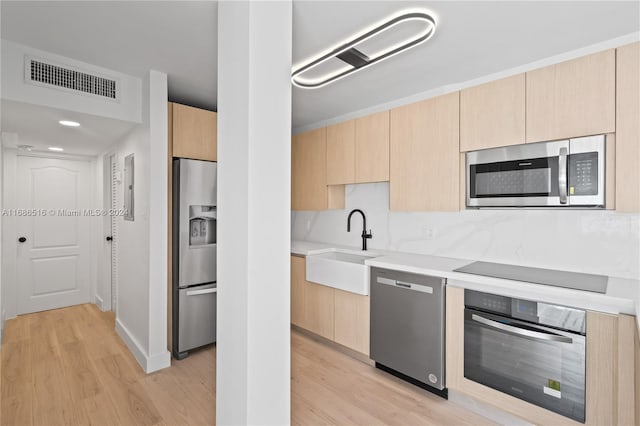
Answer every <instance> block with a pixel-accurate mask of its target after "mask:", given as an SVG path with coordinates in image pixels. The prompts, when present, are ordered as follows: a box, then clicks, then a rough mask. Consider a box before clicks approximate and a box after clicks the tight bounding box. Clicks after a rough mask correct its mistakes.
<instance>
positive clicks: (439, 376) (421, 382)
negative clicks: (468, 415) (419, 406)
mask: <svg viewBox="0 0 640 426" xmlns="http://www.w3.org/2000/svg"><path fill="white" fill-rule="evenodd" d="M445 284H446V279H444V278H438V277H432V276H427V275H418V274H412V273H408V272H401V271H391V270H387V269H380V268H371V290H370V291H371V343H370V345H371V346H370V353H371V358H372V359H373V360H374V361H375V362H376V367H378V368H380V369H382V370H385V371H387V372H389V373H391V374H394V375H396V376H398V377H400V378H402V379H404V380H407V381H409V382H411V383H413V384H415V385H418V386H420V387H422V388H424V389H427V390H429V391H431V392H434V393H436V394H438V395H440V396H443V397H445V398H446V397H447V390H446V389H445V386H446V382H445V377H444V371H445V370H444V367H445V365H444V363H445V353H444V339H445V330H444V314H445V305H444V297H445Z"/></svg>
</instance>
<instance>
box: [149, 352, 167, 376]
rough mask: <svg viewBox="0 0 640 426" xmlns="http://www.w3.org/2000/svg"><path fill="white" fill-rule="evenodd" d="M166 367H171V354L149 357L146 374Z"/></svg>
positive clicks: (164, 353)
mask: <svg viewBox="0 0 640 426" xmlns="http://www.w3.org/2000/svg"><path fill="white" fill-rule="evenodd" d="M168 367H171V353H170V352H169V351H164V352H162V353H160V354H156V355H151V356H149V357H148V358H147V369H146V372H147V373H153V372H154V371H158V370H162V369H163V368H168Z"/></svg>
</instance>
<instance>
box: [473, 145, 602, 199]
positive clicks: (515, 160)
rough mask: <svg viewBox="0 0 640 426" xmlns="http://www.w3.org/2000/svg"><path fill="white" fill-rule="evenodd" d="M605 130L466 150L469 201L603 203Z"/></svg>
mask: <svg viewBox="0 0 640 426" xmlns="http://www.w3.org/2000/svg"><path fill="white" fill-rule="evenodd" d="M604 168H605V136H604V135H598V136H587V137H583V138H576V139H567V140H559V141H553V142H539V143H531V144H524V145H514V146H507V147H503V148H493V149H485V150H482V151H473V152H468V153H467V156H466V176H467V182H466V191H467V207H471V208H480V207H596V208H604V204H605V170H604Z"/></svg>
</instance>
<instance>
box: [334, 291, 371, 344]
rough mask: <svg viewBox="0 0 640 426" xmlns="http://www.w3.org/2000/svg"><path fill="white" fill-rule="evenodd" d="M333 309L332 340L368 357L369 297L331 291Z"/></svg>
mask: <svg viewBox="0 0 640 426" xmlns="http://www.w3.org/2000/svg"><path fill="white" fill-rule="evenodd" d="M333 295H334V299H333V300H334V309H335V328H334V340H335V341H336V342H337V343H340V344H341V345H343V346H346V347H348V348H350V349H353V350H354V351H358V352H360V353H363V354H365V355H369V296H363V295H361V294H355V293H350V292H348V291H342V290H338V289H334V290H333Z"/></svg>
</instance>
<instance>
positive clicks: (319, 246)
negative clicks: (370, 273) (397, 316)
mask: <svg viewBox="0 0 640 426" xmlns="http://www.w3.org/2000/svg"><path fill="white" fill-rule="evenodd" d="M332 248H338V249H347V250H356V251H357V250H359V248H357V247H348V246H341V245H336V244H329V243H316V242H310V241H292V242H291V253H292V254H297V255H300V256H307V255H313V254H319V253H324V252H327V251H330V250H331V249H332ZM369 252H370V253H375V254H379V255H380V256H379V257H375V258H372V259H369V260H367V261H365V264H366V265H369V266H374V267H379V268H386V269H392V270H398V271H406V272H413V273H417V274H424V275H433V276H439V277H443V278H447V285H450V286H452V287H462V288H468V289H472V290H480V291H485V292H488V293H495V294H500V295H504V296H510V297H518V298H522V299H531V300H536V301H541V302H546V303H556V304H561V305H566V306H571V307H576V308H580V309H588V310H592V311H599V312H606V313H611V314H620V313H622V314H629V315H636V320H637V324H638V329H639V330H640V281H638V280H631V279H626V278H616V277H609V281H608V284H607V292H606V293H605V294H601V293H594V292H588V291H580V290H572V289H567V288H560V287H553V286H548V285H540V284H533V283H527V282H522V281H512V280H504V279H500V278H492V277H484V276H479V275H472V274H465V273H461V272H454V271H453V270H454V269H457V268H459V267H461V266H464V265H467V264H469V263H471V262H474V260H470V259H454V258H448V257H439V256H430V255H420V254H411V253H398V252H391V251H387V250H377V249H373V250H369Z"/></svg>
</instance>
